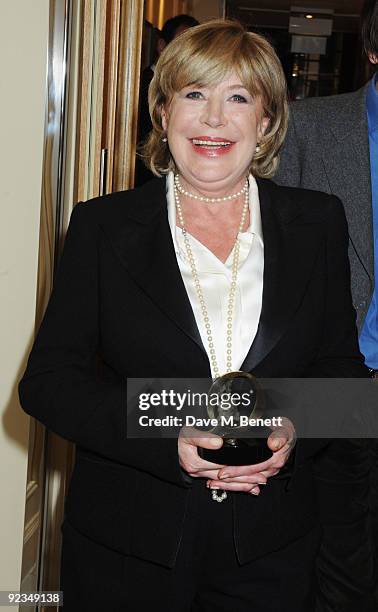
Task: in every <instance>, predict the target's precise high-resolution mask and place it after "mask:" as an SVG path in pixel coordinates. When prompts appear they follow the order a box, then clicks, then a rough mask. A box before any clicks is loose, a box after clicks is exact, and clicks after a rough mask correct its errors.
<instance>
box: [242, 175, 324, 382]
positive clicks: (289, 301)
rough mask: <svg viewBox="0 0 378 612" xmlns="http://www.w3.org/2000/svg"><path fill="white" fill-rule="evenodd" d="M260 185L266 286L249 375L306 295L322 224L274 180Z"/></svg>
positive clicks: (246, 367)
mask: <svg viewBox="0 0 378 612" xmlns="http://www.w3.org/2000/svg"><path fill="white" fill-rule="evenodd" d="M258 186H259V197H260V207H261V220H262V228H263V237H264V287H263V298H262V309H261V316H260V322H259V326H258V329H257V334H256V336H255V339H254V341H253V343H252V345H251V348H250V350H249V352H248V354H247V356H246V358H245V360H244V363H243V365H242V366H241V369H242V370H244V371H251V370H253V369H254V368H256V367H257V365H258V364H260V363H261V362H262V361H263V359H265V357H267V355H268V354H269V353H270V352H271V351H272V349H273V348H274V346H275V345H276V344H277V343H278V341H279V340H280V338H281V336H282V335H283V334H284V333H285V331H286V330H287V327H288V325H289V324H290V322H291V320H292V318H293V316H294V314H295V313H296V311H297V309H298V308H299V306H300V304H301V302H302V298H303V296H304V294H305V292H306V289H307V284H308V280H309V277H310V275H311V271H312V269H313V265H314V262H315V259H316V257H317V255H318V245H319V231H320V229H319V231H316V223H317V220H316V219H314V220H311V219H310V218H308V216H307V217H305V216H302V215H301V208H302V204H303V208H304V209H305V207H306V202H300V201H296V202H292V201H289V200H290V196H289V195H288V192H287V191H286V190H285V189H284V188H283V189H282V188H279V187H278V186H276V185H274V183H271V182H270V181H265V180H259V181H258ZM297 193H298V192H297ZM303 193H305V192H303ZM297 200H298V198H297ZM318 227H319V228H320V226H319V225H318Z"/></svg>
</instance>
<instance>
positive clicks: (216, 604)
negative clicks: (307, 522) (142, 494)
mask: <svg viewBox="0 0 378 612" xmlns="http://www.w3.org/2000/svg"><path fill="white" fill-rule="evenodd" d="M146 503H148V500H146ZM189 506H190V507H189V510H188V514H187V517H188V518H187V520H186V523H185V528H184V535H183V539H182V541H181V545H180V551H179V555H178V558H177V562H176V565H175V567H174V568H173V569H167V568H165V567H162V566H159V565H156V564H153V563H150V562H147V561H144V560H141V559H137V558H135V557H131V556H127V557H126V556H123V555H121V554H119V553H117V552H115V551H113V550H110V549H107V548H105V547H103V546H101V545H99V544H97V543H96V542H93V541H92V540H89V539H88V538H86V537H85V536H83V535H82V534H80V533H78V532H77V531H76V530H75V529H74V528H73V527H72V526H71V525H70V524H69V523H68V522H65V523H64V525H63V550H62V580H61V588H62V590H63V597H64V611H65V612H79V611H80V612H87V611H88V612H96V611H97V610H98V611H100V610H101V611H103V610H106V611H107V612H120V611H121V610H122V611H126V610H127V611H129V610H130V612H131V611H132V612H137V611H138V612H151V610H154V611H156V612H160V610H162V611H163V610H164V612H251V611H252V610H253V612H312V611H313V609H314V590H315V589H314V576H315V570H314V559H315V556H316V553H317V550H318V547H319V541H320V530H319V529H318V528H315V529H313V530H312V531H311V532H310V533H308V534H307V535H306V536H305V537H302V538H300V539H298V540H296V541H295V542H293V543H291V544H290V545H289V546H287V547H286V548H285V549H281V550H279V551H276V552H273V553H271V554H269V555H266V556H264V557H263V558H260V559H258V560H256V561H253V562H251V563H248V564H245V565H239V563H238V561H237V558H236V553H235V546H234V541H233V529H232V523H233V521H232V500H231V498H230V496H229V498H228V499H227V500H225V501H224V502H222V503H217V502H214V501H213V500H212V499H211V495H210V492H209V491H208V490H207V489H206V487H205V484H204V481H198V482H196V483H195V485H194V487H193V492H192V495H191V500H190V504H189ZM156 520H157V521H158V520H159V517H156Z"/></svg>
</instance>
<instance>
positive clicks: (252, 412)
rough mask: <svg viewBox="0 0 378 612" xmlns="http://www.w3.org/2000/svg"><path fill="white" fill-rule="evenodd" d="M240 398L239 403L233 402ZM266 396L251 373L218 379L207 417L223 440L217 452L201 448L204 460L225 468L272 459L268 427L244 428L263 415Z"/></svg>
mask: <svg viewBox="0 0 378 612" xmlns="http://www.w3.org/2000/svg"><path fill="white" fill-rule="evenodd" d="M232 398H234V399H235V398H236V399H237V398H239V400H240V401H239V402H237V401H236V402H235V403H233V402H232ZM264 405H265V398H264V393H263V391H262V389H261V387H260V385H259V383H258V380H257V379H256V377H255V376H253V375H252V374H250V373H249V372H229V373H227V374H224V375H223V376H220V377H219V378H216V379H215V380H214V382H213V384H212V386H211V388H210V391H209V403H208V406H207V412H208V416H209V417H210V418H211V419H216V420H217V425H216V426H214V427H213V428H212V429H210V430H208V431H210V432H211V433H213V434H216V435H218V436H221V437H222V438H223V446H222V447H221V448H220V449H217V450H211V449H207V448H199V449H198V452H199V454H200V456H201V457H202V459H205V460H206V461H211V462H212V463H219V464H222V465H251V464H253V463H260V462H262V461H265V460H266V459H269V458H270V457H271V456H272V452H271V450H270V449H269V447H268V445H267V438H268V436H269V435H270V434H271V429H270V428H269V427H264V426H258V425H253V424H252V425H249V424H247V425H245V422H246V420H247V421H248V423H249V422H250V421H251V420H252V421H255V420H256V419H261V418H262V417H263V414H264Z"/></svg>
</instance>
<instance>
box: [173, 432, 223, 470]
mask: <svg viewBox="0 0 378 612" xmlns="http://www.w3.org/2000/svg"><path fill="white" fill-rule="evenodd" d="M222 444H223V440H222V438H220V437H219V436H216V435H213V434H211V435H210V434H206V436H205V435H204V434H201V432H199V431H198V430H197V429H194V427H183V428H182V429H181V431H180V435H179V439H178V454H179V461H180V465H181V467H182V469H183V470H185V472H187V473H188V474H189V476H192V477H193V478H210V479H212V478H217V473H218V471H219V469H220V468H223V467H225V466H223V465H221V464H218V463H211V462H210V461H205V460H204V459H201V457H200V456H199V454H198V447H201V448H209V449H212V450H216V449H219V448H220V447H221V446H222Z"/></svg>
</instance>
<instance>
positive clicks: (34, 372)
mask: <svg viewBox="0 0 378 612" xmlns="http://www.w3.org/2000/svg"><path fill="white" fill-rule="evenodd" d="M97 216H98V205H97V204H96V203H93V202H90V203H80V204H77V205H76V206H75V208H74V210H73V213H72V215H71V220H70V225H69V228H68V232H67V236H66V241H65V246H64V251H63V254H62V258H61V261H60V265H59V269H58V273H57V277H56V281H55V284H54V289H53V292H52V295H51V298H50V302H49V304H48V307H47V310H46V314H45V317H44V319H43V322H42V325H41V328H40V330H39V332H38V335H37V337H36V340H35V342H34V346H33V349H32V351H31V354H30V356H29V360H28V364H27V368H26V371H25V373H24V376H23V378H22V380H21V382H20V384H19V396H20V402H21V405H22V407H23V409H24V410H25V411H26V412H27V413H28V414H30V415H31V416H33V417H35V418H36V419H38V420H39V421H41V422H42V423H43V424H44V425H45V426H46V427H47V428H49V429H51V430H52V431H54V432H55V433H57V434H59V435H60V436H62V437H63V438H66V439H68V440H70V441H72V442H75V443H76V444H78V445H80V446H81V447H83V448H85V449H87V450H89V451H92V452H94V453H97V454H99V455H101V456H103V457H104V458H105V459H110V460H112V461H115V462H118V463H121V464H125V465H128V466H131V467H135V468H137V469H140V470H143V471H146V472H149V473H151V474H152V475H154V476H157V477H159V478H161V479H163V480H167V481H169V482H172V483H175V484H177V485H179V486H186V484H185V481H184V479H183V478H182V473H181V469H180V465H179V461H178V452H177V440H176V439H143V440H141V439H132V438H127V431H126V425H127V423H126V379H122V377H121V376H118V377H116V378H115V380H114V381H112V382H109V381H105V380H101V379H100V378H99V377H98V376H97V374H96V362H97V353H98V348H99V346H100V343H101V334H100V329H99V323H98V320H99V297H98V273H97V270H98V261H97V259H98V256H97V245H98V240H97V236H98V231H99V229H98V223H97ZM125 350H127V347H125Z"/></svg>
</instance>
